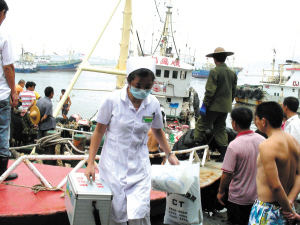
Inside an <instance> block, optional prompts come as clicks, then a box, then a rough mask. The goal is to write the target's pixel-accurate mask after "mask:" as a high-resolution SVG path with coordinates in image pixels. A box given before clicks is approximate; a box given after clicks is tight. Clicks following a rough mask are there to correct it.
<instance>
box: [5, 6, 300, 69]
mask: <svg viewBox="0 0 300 225" xmlns="http://www.w3.org/2000/svg"><path fill="white" fill-rule="evenodd" d="M132 1H133V4H134V9H133V10H134V11H133V13H134V15H135V18H136V27H137V30H138V32H139V36H140V39H141V42H142V46H144V48H145V49H146V50H148V51H150V49H151V45H152V33H155V35H154V42H153V47H154V46H155V44H156V43H155V39H158V38H159V35H160V33H159V31H161V30H162V25H163V24H162V23H159V16H158V14H157V12H156V8H155V1H154V0H132ZM6 2H7V4H8V6H9V12H8V14H7V17H6V20H5V21H4V23H3V24H2V26H1V28H0V29H1V31H2V32H5V33H8V34H10V35H11V36H12V38H13V42H14V48H15V52H16V54H20V53H21V44H23V46H24V48H25V51H29V52H33V53H37V54H41V53H42V50H43V48H44V50H45V51H46V53H48V54H52V52H56V53H58V54H61V55H63V54H67V50H68V49H69V48H70V47H71V48H72V50H75V51H76V52H82V53H88V52H89V51H90V49H91V47H92V45H93V43H94V42H95V40H96V39H97V37H98V35H99V34H100V32H101V30H102V28H103V26H104V25H105V23H106V21H107V19H108V17H109V15H110V14H111V12H112V10H113V8H114V7H115V6H116V4H117V2H118V0H106V1H104V0H84V1H82V0H51V1H49V0H47V1H46V0H26V1H25V0H7V1H6ZM124 2H125V1H124V0H123V1H121V4H120V5H119V8H118V10H117V11H116V16H115V17H114V18H113V19H112V21H111V24H109V26H108V28H107V31H106V32H105V33H104V35H103V39H102V40H100V43H99V45H98V47H97V49H96V50H95V53H94V54H93V56H101V57H102V58H115V59H117V58H118V56H119V43H120V40H121V30H120V29H121V27H122V16H123V15H122V12H123V9H124ZM156 2H157V4H158V8H159V12H160V15H161V16H163V11H164V10H165V9H163V7H162V6H163V5H164V2H165V1H159V0H156ZM167 2H168V3H169V1H167ZM172 4H173V6H174V8H173V21H174V22H175V23H174V24H173V29H174V30H176V32H175V34H174V35H175V41H176V46H177V48H179V49H180V50H181V53H182V54H184V53H185V51H186V49H187V51H190V52H191V53H194V51H195V50H196V59H197V61H198V62H202V63H205V62H206V58H205V55H206V54H208V53H211V52H213V51H214V49H215V48H216V47H218V46H221V47H223V48H225V50H227V51H233V52H235V61H236V63H235V65H236V66H243V67H246V68H247V66H248V67H249V66H250V65H251V64H254V63H260V62H268V63H271V61H272V57H273V53H272V50H271V49H273V48H274V47H275V48H276V51H277V56H276V57H277V59H278V60H279V61H280V60H285V59H292V57H293V54H294V55H295V57H294V60H298V61H300V34H299V33H300V19H299V9H300V1H299V0H290V1H289V0H285V1H275V0H273V1H271V0H270V1H269V0H252V1H245V0H236V1H235V0H215V1H214V0H173V1H172ZM186 44H187V45H188V47H187V48H186ZM173 49H174V48H173ZM189 49H190V50H189ZM281 62H283V61H281Z"/></svg>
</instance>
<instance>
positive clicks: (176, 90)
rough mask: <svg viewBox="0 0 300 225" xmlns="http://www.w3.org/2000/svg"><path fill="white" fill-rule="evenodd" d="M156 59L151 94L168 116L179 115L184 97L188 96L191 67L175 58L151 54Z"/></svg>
mask: <svg viewBox="0 0 300 225" xmlns="http://www.w3.org/2000/svg"><path fill="white" fill-rule="evenodd" d="M152 58H154V59H156V79H155V81H154V86H153V88H152V94H153V95H155V97H157V99H158V100H159V103H160V104H161V105H162V106H163V107H164V109H165V113H166V114H167V115H169V116H180V112H181V110H182V106H183V100H184V98H189V96H190V93H189V88H190V83H191V77H192V70H193V67H192V66H191V65H189V64H187V63H184V62H181V61H179V60H178V59H176V58H169V57H163V56H162V57H161V56H152Z"/></svg>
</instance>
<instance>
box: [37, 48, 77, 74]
mask: <svg viewBox="0 0 300 225" xmlns="http://www.w3.org/2000/svg"><path fill="white" fill-rule="evenodd" d="M54 54H56V53H54ZM56 55H57V54H56ZM72 56H73V54H72V53H71V51H70V52H69V59H68V60H66V59H64V58H62V57H60V58H61V60H59V61H54V60H53V59H52V58H53V57H52V56H50V55H42V56H34V62H35V63H36V64H37V68H38V69H39V70H51V71H59V70H76V68H77V67H78V65H79V64H80V63H81V62H82V60H81V59H74V57H73V58H72Z"/></svg>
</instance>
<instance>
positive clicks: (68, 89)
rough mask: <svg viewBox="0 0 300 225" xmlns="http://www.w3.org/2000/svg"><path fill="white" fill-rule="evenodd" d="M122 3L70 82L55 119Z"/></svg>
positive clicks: (55, 112) (57, 108)
mask: <svg viewBox="0 0 300 225" xmlns="http://www.w3.org/2000/svg"><path fill="white" fill-rule="evenodd" d="M120 2H121V0H119V2H118V3H117V5H116V7H115V9H114V10H113V12H112V14H111V16H110V17H109V19H108V21H107V23H106V24H105V26H104V28H103V30H102V32H101V33H100V35H99V37H98V38H97V40H96V43H95V44H94V46H93V47H92V49H91V51H90V53H89V54H87V56H86V57H85V58H84V60H83V61H82V63H81V64H80V65H79V69H78V70H77V71H76V73H75V75H74V77H73V79H72V81H71V82H70V84H69V86H68V88H67V90H66V93H65V94H64V95H63V97H62V98H61V100H60V102H59V103H58V105H57V107H56V109H55V110H54V112H53V117H55V118H56V117H57V115H58V113H59V111H60V110H61V107H62V106H63V103H64V102H65V101H66V100H67V97H68V96H69V94H70V92H71V90H72V88H73V87H74V85H75V83H76V81H77V79H78V77H79V76H80V74H81V71H82V66H85V64H86V63H88V62H87V61H88V60H89V58H90V56H91V55H92V53H93V51H94V49H95V48H96V46H97V44H98V42H99V40H100V38H101V37H102V34H103V32H104V31H105V29H106V27H107V25H108V24H109V22H110V20H111V18H112V16H113V15H114V14H115V12H116V10H117V8H118V6H119V4H120Z"/></svg>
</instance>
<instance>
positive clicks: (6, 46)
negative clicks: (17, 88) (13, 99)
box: [0, 33, 15, 100]
mask: <svg viewBox="0 0 300 225" xmlns="http://www.w3.org/2000/svg"><path fill="white" fill-rule="evenodd" d="M14 62H15V59H14V54H13V50H12V44H11V40H10V38H9V36H6V35H3V34H1V33H0V100H3V99H6V98H7V97H8V96H9V95H10V87H9V86H8V83H7V80H6V77H5V74H4V71H3V66H7V65H10V64H13V63H14Z"/></svg>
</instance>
